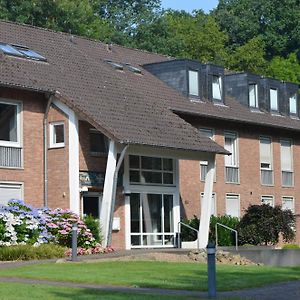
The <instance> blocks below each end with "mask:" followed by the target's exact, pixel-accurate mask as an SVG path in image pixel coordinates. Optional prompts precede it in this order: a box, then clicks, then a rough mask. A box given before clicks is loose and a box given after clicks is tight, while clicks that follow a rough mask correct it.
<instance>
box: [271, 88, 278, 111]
mask: <svg viewBox="0 0 300 300" xmlns="http://www.w3.org/2000/svg"><path fill="white" fill-rule="evenodd" d="M270 107H271V110H272V111H278V90H277V89H270Z"/></svg>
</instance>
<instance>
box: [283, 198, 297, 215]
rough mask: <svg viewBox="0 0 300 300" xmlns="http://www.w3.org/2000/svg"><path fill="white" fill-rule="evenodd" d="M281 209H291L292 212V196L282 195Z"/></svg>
mask: <svg viewBox="0 0 300 300" xmlns="http://www.w3.org/2000/svg"><path fill="white" fill-rule="evenodd" d="M282 209H283V210H288V209H289V210H291V211H292V212H294V198H293V197H282Z"/></svg>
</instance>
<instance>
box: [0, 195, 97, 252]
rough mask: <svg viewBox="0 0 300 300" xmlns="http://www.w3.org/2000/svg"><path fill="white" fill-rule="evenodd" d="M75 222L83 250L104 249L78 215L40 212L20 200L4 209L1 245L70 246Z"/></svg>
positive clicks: (0, 224)
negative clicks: (48, 244) (50, 244)
mask: <svg viewBox="0 0 300 300" xmlns="http://www.w3.org/2000/svg"><path fill="white" fill-rule="evenodd" d="M74 223H77V224H78V230H77V233H78V246H79V247H80V248H82V249H87V248H97V247H100V245H98V244H97V243H96V241H95V239H94V237H93V235H92V233H91V232H90V230H89V229H88V228H87V227H86V225H85V223H84V222H83V221H82V220H81V219H80V218H79V216H78V215H76V214H75V213H73V212H71V211H69V210H62V209H55V210H45V209H36V208H33V207H31V206H30V205H27V204H25V203H24V202H22V201H20V200H11V201H9V202H8V205H7V206H6V207H1V209H0V246H12V245H20V244H21V245H22V244H23V245H25V244H29V245H34V246H38V245H40V244H46V243H54V244H59V245H62V246H66V247H70V246H71V240H72V225H73V224H74Z"/></svg>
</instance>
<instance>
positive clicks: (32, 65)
mask: <svg viewBox="0 0 300 300" xmlns="http://www.w3.org/2000/svg"><path fill="white" fill-rule="evenodd" d="M255 80H257V81H255ZM237 83H238V84H237ZM250 84H252V86H251V93H250V89H249V86H250ZM255 84H256V85H255ZM243 85H244V86H243ZM237 87H239V88H237ZM297 88H298V86H297V85H294V84H284V83H281V82H279V81H274V80H272V79H262V78H260V77H258V76H255V75H251V74H231V75H228V76H227V75H225V74H224V69H223V68H222V67H219V66H213V65H203V64H201V63H199V62H196V61H190V60H174V59H171V58H168V57H165V56H161V55H157V54H152V53H147V52H144V51H139V50H135V49H128V48H124V47H121V46H117V45H109V46H108V45H106V44H103V43H100V42H97V41H93V40H89V39H85V38H80V37H76V36H72V35H69V34H64V33H56V32H53V31H50V30H45V29H40V28H35V27H32V26H27V25H20V24H15V23H11V22H0V203H1V204H2V205H5V204H6V203H7V201H8V200H9V199H11V198H19V199H23V200H24V201H25V202H26V203H30V204H32V205H34V206H37V207H42V206H46V207H50V208H56V207H62V208H69V209H71V210H73V211H75V212H77V213H79V214H93V215H94V216H96V217H100V220H101V226H102V231H103V234H104V238H105V241H104V242H105V243H106V244H111V243H112V245H113V246H114V247H116V248H127V249H130V248H141V247H151V248H153V247H173V246H174V238H175V234H176V231H177V228H178V222H179V221H180V218H181V217H191V216H192V215H193V214H197V215H199V216H200V198H201V193H204V192H205V193H204V194H203V200H201V201H202V202H201V203H202V205H201V206H202V207H201V223H200V233H199V243H200V246H201V247H205V246H206V243H207V237H208V226H209V218H210V214H211V212H213V213H215V214H224V213H229V214H233V215H240V214H242V212H243V208H245V207H247V205H248V203H259V202H260V201H261V199H263V200H264V201H268V202H269V203H271V204H272V198H271V197H270V196H274V199H273V203H275V204H279V203H281V202H280V201H284V203H285V204H284V205H286V206H289V207H291V208H293V209H294V211H295V212H296V213H299V209H300V207H299V204H297V203H298V202H297V198H298V197H299V196H300V194H299V192H300V191H299V187H297V185H296V182H297V181H298V182H299V176H300V174H299V172H300V166H299V162H297V160H296V157H297V156H298V155H299V151H300V150H299V139H298V140H297V133H298V132H299V130H300V122H299V120H298V111H299V109H298V102H297V101H298V98H297ZM248 89H249V91H248ZM268 90H269V92H268ZM271 90H272V92H270V91H271ZM262 91H263V92H262ZM275 91H277V92H275ZM276 93H277V95H278V96H277V100H278V103H277V111H275V110H274V111H272V112H271V111H270V109H269V107H272V108H273V109H274V108H275V106H274V105H275V104H274V103H273V102H272V103H271V102H270V99H269V98H268V97H270V96H271V97H272V99H273V98H274V97H275V98H276V96H275V94H276ZM253 94H254V96H255V97H254V98H253ZM294 95H296V96H295V97H296V98H295V97H294ZM293 97H294V98H293ZM245 99H247V100H245ZM248 99H249V100H248ZM250 99H251V106H252V105H254V106H253V107H250V108H249V102H248V101H250ZM253 99H254V100H253ZM293 99H294V100H293ZM287 101H290V104H289V105H287V103H288V102H287ZM293 101H295V104H294V102H293ZM270 104H271V106H270ZM294 111H295V112H294ZM199 129H200V130H199ZM224 148H225V149H224ZM226 149H227V150H226ZM229 153H232V155H231V156H228V155H225V156H224V154H229ZM282 153H284V155H283V154H282ZM289 153H290V156H289ZM215 157H216V175H214V173H215V172H214V171H215ZM224 157H225V158H224ZM288 158H289V159H288ZM283 166H284V168H283ZM225 174H226V176H225ZM281 177H282V181H281ZM214 181H215V183H214ZM228 181H230V183H229V182H228ZM262 181H263V182H262ZM282 182H283V183H284V187H283V186H282ZM262 183H263V184H262ZM297 188H298V190H297ZM213 193H214V197H213ZM262 197H264V198H262ZM212 199H214V200H213V201H211V200H212ZM291 199H292V201H291ZM111 233H112V234H111ZM111 239H112V241H111Z"/></svg>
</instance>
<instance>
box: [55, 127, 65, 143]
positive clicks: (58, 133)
mask: <svg viewBox="0 0 300 300" xmlns="http://www.w3.org/2000/svg"><path fill="white" fill-rule="evenodd" d="M64 142H65V136H64V124H59V125H54V144H59V143H64Z"/></svg>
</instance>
